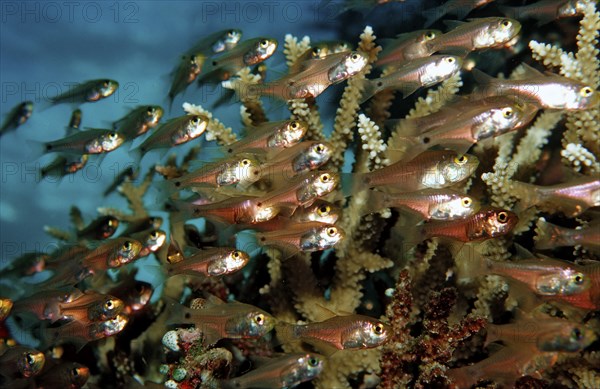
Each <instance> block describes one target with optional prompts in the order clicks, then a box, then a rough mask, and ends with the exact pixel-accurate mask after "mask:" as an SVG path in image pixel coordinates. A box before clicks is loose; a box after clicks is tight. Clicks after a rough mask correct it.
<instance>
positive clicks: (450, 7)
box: [423, 0, 494, 27]
mask: <svg viewBox="0 0 600 389" xmlns="http://www.w3.org/2000/svg"><path fill="white" fill-rule="evenodd" d="M493 1H494V0H450V1H446V2H445V3H444V4H442V5H440V6H438V7H434V8H431V9H427V10H425V11H423V16H424V17H425V19H426V21H425V27H428V26H431V25H432V24H433V23H435V22H436V21H437V20H438V19H440V18H442V17H444V16H445V15H447V14H451V15H456V17H457V18H458V19H460V20H462V19H464V18H465V16H467V15H468V14H469V12H471V11H473V10H474V9H475V8H481V7H483V6H484V5H486V4H489V3H491V2H493Z"/></svg>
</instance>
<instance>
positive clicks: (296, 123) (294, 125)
mask: <svg viewBox="0 0 600 389" xmlns="http://www.w3.org/2000/svg"><path fill="white" fill-rule="evenodd" d="M299 126H300V125H299V124H298V122H297V121H295V120H294V121H293V122H291V123H290V128H291V129H292V130H295V129H297V128H298V127H299Z"/></svg>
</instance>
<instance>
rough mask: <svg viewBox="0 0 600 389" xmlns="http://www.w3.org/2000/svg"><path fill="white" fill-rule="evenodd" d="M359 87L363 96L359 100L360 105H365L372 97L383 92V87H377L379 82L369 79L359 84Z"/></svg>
mask: <svg viewBox="0 0 600 389" xmlns="http://www.w3.org/2000/svg"><path fill="white" fill-rule="evenodd" d="M358 85H359V87H360V88H361V89H362V94H361V97H360V100H359V104H362V103H364V102H365V101H367V100H369V99H370V98H371V97H373V96H375V95H376V94H377V93H378V92H380V91H381V87H379V86H377V80H376V79H374V80H369V79H367V78H365V79H363V80H361V81H360V82H359V83H358Z"/></svg>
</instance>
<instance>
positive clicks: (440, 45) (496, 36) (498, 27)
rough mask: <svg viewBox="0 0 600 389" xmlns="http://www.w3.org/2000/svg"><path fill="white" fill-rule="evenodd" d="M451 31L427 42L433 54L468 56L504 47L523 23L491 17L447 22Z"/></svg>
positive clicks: (517, 32) (516, 33)
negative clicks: (479, 51) (452, 53)
mask: <svg viewBox="0 0 600 389" xmlns="http://www.w3.org/2000/svg"><path fill="white" fill-rule="evenodd" d="M446 24H448V25H450V26H451V27H453V28H452V29H451V30H450V31H448V32H446V33H444V34H442V35H440V36H437V37H435V38H434V39H432V40H430V41H428V42H427V49H428V50H429V51H430V52H432V53H436V52H440V51H441V52H456V53H457V54H461V55H466V54H468V53H469V52H471V51H474V50H481V49H490V48H495V47H502V46H504V45H506V44H508V43H509V42H511V41H512V40H513V39H514V38H515V37H516V36H517V35H518V34H519V32H520V31H521V23H519V22H518V21H517V20H514V19H510V18H500V17H489V18H479V19H473V20H470V21H469V22H459V21H446Z"/></svg>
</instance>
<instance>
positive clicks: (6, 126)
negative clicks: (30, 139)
mask: <svg viewBox="0 0 600 389" xmlns="http://www.w3.org/2000/svg"><path fill="white" fill-rule="evenodd" d="M32 113H33V102H32V101H24V102H22V103H21V104H19V105H17V106H16V107H15V108H13V109H12V110H11V111H10V112H9V113H8V114H7V115H6V119H5V120H4V123H3V124H2V129H0V136H2V135H4V134H5V133H6V132H8V131H9V130H12V129H16V128H17V127H19V126H21V125H23V124H25V122H26V121H27V119H29V118H30V117H31V114H32Z"/></svg>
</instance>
